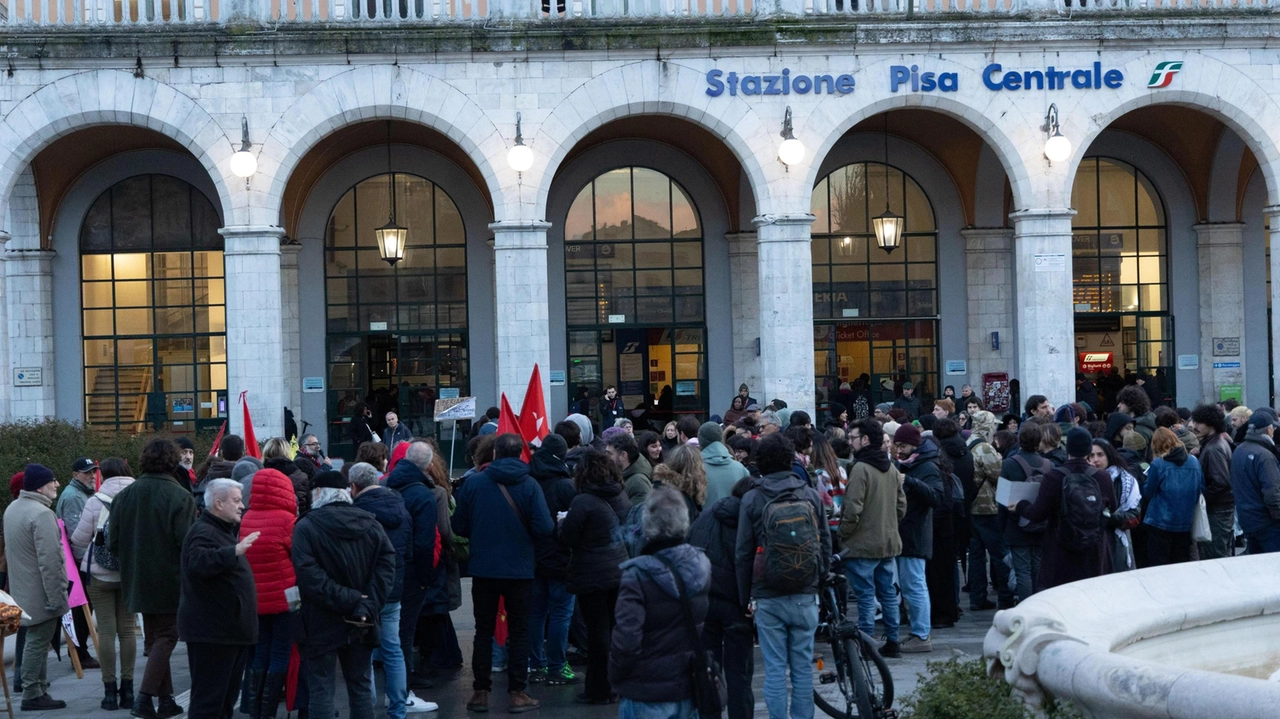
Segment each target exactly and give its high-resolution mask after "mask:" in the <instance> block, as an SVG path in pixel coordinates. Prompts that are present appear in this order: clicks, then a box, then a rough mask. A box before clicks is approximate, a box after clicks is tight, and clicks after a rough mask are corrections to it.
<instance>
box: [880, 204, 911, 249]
mask: <svg viewBox="0 0 1280 719" xmlns="http://www.w3.org/2000/svg"><path fill="white" fill-rule="evenodd" d="M904 225H906V220H905V219H903V218H902V217H901V216H899V215H895V214H894V213H893V211H892V210H890V209H889V205H888V203H886V204H885V208H884V214H883V215H880V216H879V217H875V218H873V219H872V220H871V226H872V227H873V228H874V229H875V231H876V245H878V246H879V247H880V249H882V250H884V251H885V252H893V251H894V250H896V249H898V246H899V245H901V244H902V230H903V226H904Z"/></svg>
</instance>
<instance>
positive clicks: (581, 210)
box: [564, 184, 595, 242]
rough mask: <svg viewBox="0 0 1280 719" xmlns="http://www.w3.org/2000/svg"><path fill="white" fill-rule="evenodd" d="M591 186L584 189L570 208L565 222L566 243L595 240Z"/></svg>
mask: <svg viewBox="0 0 1280 719" xmlns="http://www.w3.org/2000/svg"><path fill="white" fill-rule="evenodd" d="M591 209H592V208H591V185H590V184H588V185H587V186H586V187H584V188H582V192H579V193H578V196H577V197H576V198H574V200H573V204H572V205H570V206H569V214H568V216H567V217H565V220H564V239H565V241H566V242H574V241H577V240H591V239H594V238H595V233H594V232H593V231H592V229H593V228H592V217H591Z"/></svg>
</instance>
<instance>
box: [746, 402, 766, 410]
mask: <svg viewBox="0 0 1280 719" xmlns="http://www.w3.org/2000/svg"><path fill="white" fill-rule="evenodd" d="M747 411H748V412H763V411H764V410H763V409H761V408H760V405H759V404H757V403H756V402H752V403H751V404H749V405H747Z"/></svg>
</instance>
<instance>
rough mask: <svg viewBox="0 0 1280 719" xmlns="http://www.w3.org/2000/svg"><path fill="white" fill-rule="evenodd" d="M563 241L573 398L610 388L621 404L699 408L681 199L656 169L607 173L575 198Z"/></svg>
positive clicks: (695, 259)
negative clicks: (615, 391) (645, 403)
mask: <svg viewBox="0 0 1280 719" xmlns="http://www.w3.org/2000/svg"><path fill="white" fill-rule="evenodd" d="M564 236H565V243H564V251H565V294H566V304H567V306H566V310H567V317H568V325H569V328H568V330H569V332H568V335H569V363H570V365H569V366H570V376H569V383H570V387H569V391H570V394H571V397H572V398H573V400H574V401H575V402H580V401H581V400H582V399H584V398H586V397H587V396H588V395H590V394H591V393H592V392H593V391H595V392H600V391H603V389H604V386H606V385H616V386H617V388H618V390H619V394H620V395H621V396H622V398H623V401H624V402H625V403H626V405H627V406H628V407H635V406H636V405H637V404H639V403H640V402H648V403H650V404H651V405H653V403H654V402H656V403H658V404H657V405H653V406H657V407H658V411H659V413H660V414H662V413H678V412H682V411H686V412H703V411H705V409H706V404H707V393H706V369H705V367H706V330H705V327H706V319H705V312H704V289H703V275H702V270H703V255H702V223H701V221H700V220H699V217H698V210H697V208H696V207H695V206H694V204H693V201H692V200H690V198H689V195H688V193H686V192H685V191H684V189H683V188H682V187H681V186H680V185H679V184H678V183H676V182H675V181H674V180H672V179H671V178H670V177H667V176H666V175H664V174H662V173H661V172H658V171H656V170H651V169H648V168H644V167H624V168H620V169H617V170H611V171H609V172H606V173H604V174H602V175H600V176H599V177H597V178H595V179H594V180H592V181H591V182H589V183H587V186H586V187H584V188H582V191H581V192H579V193H578V196H577V198H576V199H574V201H573V204H572V205H571V206H570V207H569V212H568V216H567V217H566V218H565V223H564ZM575 406H577V405H575Z"/></svg>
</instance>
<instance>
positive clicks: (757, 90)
mask: <svg viewBox="0 0 1280 719" xmlns="http://www.w3.org/2000/svg"><path fill="white" fill-rule="evenodd" d="M929 74H930V75H932V73H929ZM943 74H944V75H947V74H950V75H952V76H953V77H952V79H951V81H950V86H951V90H954V89H955V85H956V80H955V78H954V75H955V73H943ZM706 79H707V88H706V90H705V91H704V92H706V93H707V95H708V96H709V97H720V96H721V95H723V94H725V92H726V91H727V92H728V93H729V95H731V96H737V95H738V94H742V95H790V94H792V93H795V94H796V95H807V94H809V93H810V92H812V93H813V94H815V95H821V94H823V93H824V92H825V93H826V94H828V95H848V94H850V93H852V92H853V89H854V86H855V85H856V84H857V83H856V81H855V79H854V77H853V75H852V74H849V73H845V74H843V75H792V74H791V70H790V68H783V69H782V72H781V73H780V74H778V75H742V76H739V75H738V73H736V72H730V73H728V74H725V72H724V70H720V69H718V68H716V69H712V70H708V71H707V76H706ZM944 90H945V83H944ZM951 90H948V92H949V91H951Z"/></svg>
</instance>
